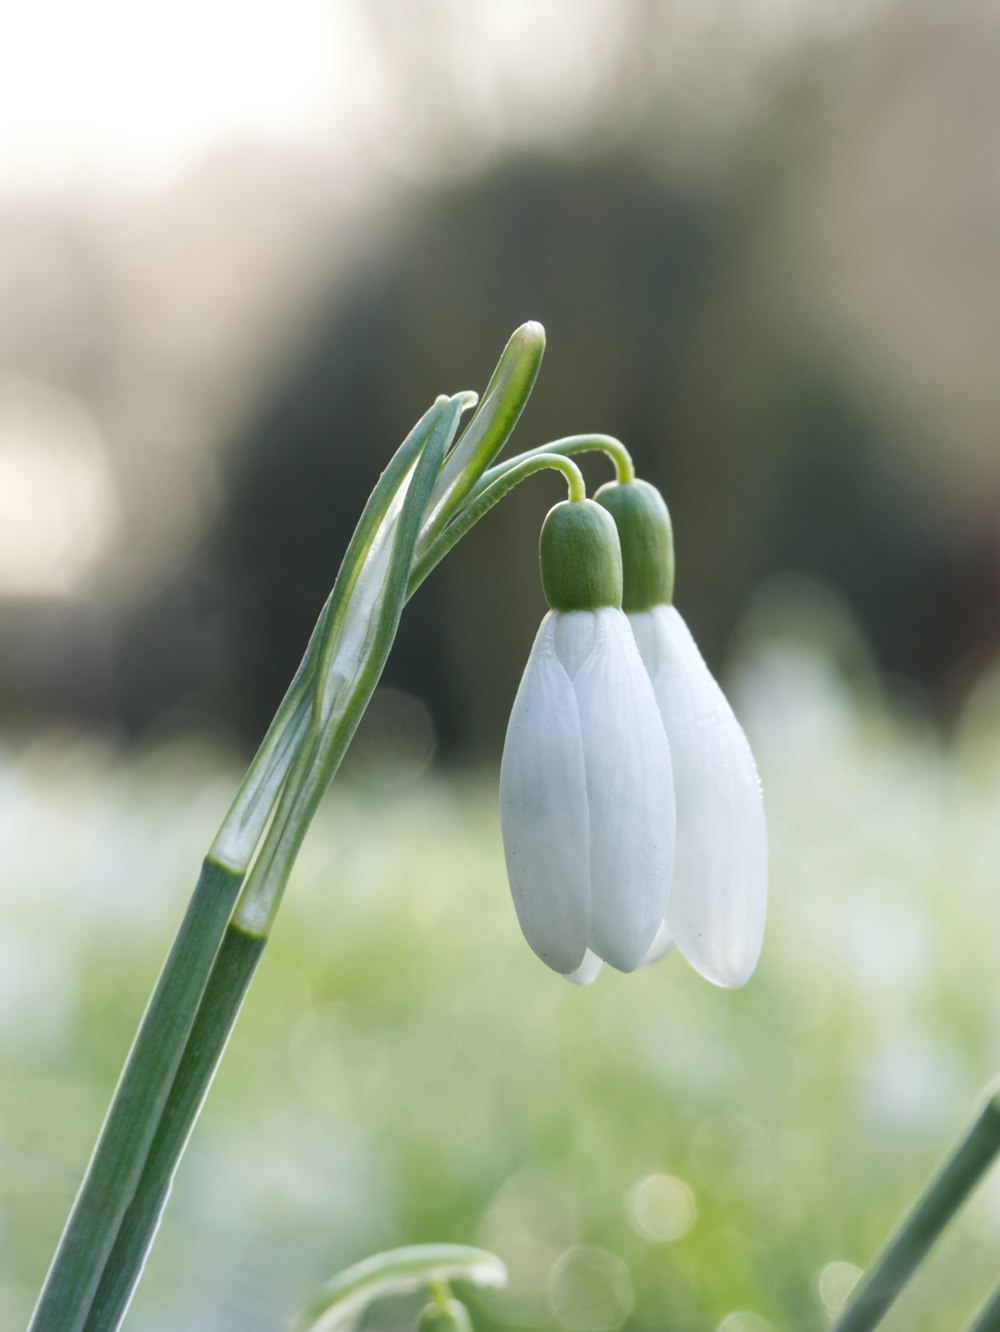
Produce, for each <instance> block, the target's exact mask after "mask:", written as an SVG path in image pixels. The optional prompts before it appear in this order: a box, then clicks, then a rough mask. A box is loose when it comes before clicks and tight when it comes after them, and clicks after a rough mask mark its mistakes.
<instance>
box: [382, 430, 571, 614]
mask: <svg viewBox="0 0 1000 1332" xmlns="http://www.w3.org/2000/svg"><path fill="white" fill-rule="evenodd" d="M546 468H552V469H553V470H554V471H557V472H561V473H562V475H563V476H564V477H565V478H566V483H567V486H568V488H569V497H570V499H571V500H582V499H586V497H587V486H586V483H585V482H584V479H583V473H582V472H581V471H580V469H579V467H577V466H576V464H575V463H573V462H570V460H569V459H568V458H566V457H564V456H563V455H561V454H556V453H545V452H535V453H531V454H529V455H525V456H523V457H522V458H521V459H520V460H515V462H514V463H513V464H512V465H511V466H510V467H504V468H493V471H494V472H498V473H499V475H497V476H496V478H495V479H494V481H493V482H492V484H491V485H488V486H486V487H485V488H480V487H478V486H477V487H476V489H475V491H474V492H473V493H472V495H470V497H469V502H468V503H467V504H466V506H465V508H464V509H463V510H462V511H461V513H459V515H458V517H457V518H455V519H453V520H452V522H451V523H449V525H448V526H447V527H446V528H445V529H444V531H443V532H442V533H441V534H440V536H438V537H437V538H436V539H435V540H434V541H432V542H431V544H430V545H429V546H428V547H427V548H426V549H425V551H424V553H423V554H422V555H420V556H419V557H418V558H417V560H416V561H415V562H414V565H413V569H412V571H411V573H410V585H409V589H408V591H407V596H410V597H412V596H413V594H414V592H416V590H417V588H418V587H419V586H420V584H421V583H422V582H423V581H424V579H425V578H426V577H427V575H428V574H429V573H430V572H431V570H432V569H433V568H434V567H435V566H436V565H438V564H440V563H441V561H442V560H443V559H444V557H445V556H446V555H447V554H448V552H449V551H450V550H451V548H452V547H453V546H455V545H457V544H458V542H459V541H461V539H462V537H464V536H465V535H466V533H467V532H468V531H469V530H470V528H473V527H475V525H476V523H478V522H479V520H480V518H483V517H485V515H486V514H487V513H489V511H490V509H492V508H493V506H494V504H498V503H499V502H500V500H502V499H503V497H504V495H507V494H509V493H510V491H512V490H513V489H514V487H515V486H519V485H520V484H521V482H522V481H524V480H526V479H527V478H528V477H529V476H533V475H534V474H535V473H536V472H541V471H544V470H545V469H546ZM487 475H489V473H487Z"/></svg>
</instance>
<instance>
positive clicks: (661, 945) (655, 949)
mask: <svg viewBox="0 0 1000 1332" xmlns="http://www.w3.org/2000/svg"><path fill="white" fill-rule="evenodd" d="M673 946H674V941H673V939H671V937H670V931H669V930H668V929H667V922H666V921H663V923H662V924H661V925H660V928H659V929H658V930H657V931H656V938H655V939H654V940H653V942H652V943H651V944H650V945H649V952H648V953H647V954H646V956H645V957H644V958H643V959H642V965H643V966H644V967H651V966H652V965H653V963H654V962H659V960H660V958H661V957H666V955H667V954H668V953H669V952H670V950H671V948H673Z"/></svg>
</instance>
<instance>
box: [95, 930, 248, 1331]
mask: <svg viewBox="0 0 1000 1332" xmlns="http://www.w3.org/2000/svg"><path fill="white" fill-rule="evenodd" d="M266 942H267V940H266V938H264V937H261V936H257V935H250V934H244V933H243V932H242V931H241V930H239V929H237V928H235V927H234V926H232V925H230V926H229V927H228V929H227V930H226V933H225V936H224V938H223V940H222V946H221V948H220V949H219V953H218V956H217V957H216V959H215V966H214V967H213V969H212V973H211V976H210V977H209V981H208V984H207V986H206V987H205V992H204V994H203V995H202V1000H201V1004H200V1005H199V1007H198V1012H197V1015H196V1017H195V1019H194V1024H193V1025H192V1027H191V1034H190V1035H189V1037H188V1040H187V1044H186V1046H185V1047H184V1052H183V1054H182V1056H181V1060H180V1064H179V1065H178V1068H177V1073H176V1076H175V1078H174V1082H173V1086H172V1087H171V1089H170V1095H169V1097H168V1099H167V1103H166V1105H165V1106H164V1109H163V1113H162V1115H161V1116H160V1120H159V1123H158V1125H157V1127H156V1135H155V1137H154V1139H153V1143H152V1146H151V1148H150V1150H149V1155H148V1156H147V1158H146V1165H145V1169H144V1170H143V1172H142V1174H141V1176H140V1178H139V1182H138V1184H137V1186H136V1189H135V1192H134V1194H133V1196H132V1200H131V1202H130V1203H129V1205H128V1208H127V1209H126V1211H125V1215H124V1217H123V1219H122V1224H121V1227H120V1228H119V1231H118V1236H117V1238H116V1240H115V1244H114V1247H113V1249H112V1250H111V1253H110V1254H109V1255H108V1259H107V1262H106V1263H105V1266H104V1271H103V1273H102V1275H101V1280H100V1284H99V1285H98V1287H97V1290H96V1292H95V1294H94V1297H93V1301H92V1303H91V1305H90V1310H89V1313H88V1315H87V1321H86V1322H85V1323H84V1325H83V1329H84V1332H106V1330H107V1329H110V1328H116V1327H118V1326H119V1324H120V1322H121V1320H122V1318H124V1316H125V1312H126V1310H127V1308H128V1305H129V1301H130V1300H131V1298H132V1294H133V1292H134V1290H135V1287H136V1285H137V1283H138V1281H139V1277H140V1276H141V1274H142V1268H143V1261H144V1258H145V1255H146V1254H147V1253H148V1251H149V1249H150V1247H151V1245H152V1242H153V1236H154V1235H155V1233H156V1230H157V1228H158V1226H159V1224H160V1217H161V1216H162V1215H163V1209H164V1207H165V1206H166V1202H167V1198H168V1196H169V1194H170V1187H171V1184H172V1183H173V1178H174V1174H175V1172H176V1170H177V1165H178V1162H179V1161H180V1158H181V1155H182V1154H183V1151H184V1145H185V1143H186V1142H187V1139H188V1136H189V1135H190V1133H191V1130H192V1128H193V1127H194V1123H195V1120H196V1119H197V1118H198V1112H199V1110H200V1109H201V1106H202V1102H203V1101H204V1099H205V1097H206V1095H207V1094H208V1089H209V1087H210V1086H211V1084H212V1079H213V1078H214V1076H215V1071H216V1069H217V1068H218V1066H219V1061H220V1059H221V1058H222V1055H223V1052H224V1050H225V1048H226V1044H227V1042H228V1040H229V1037H230V1035H231V1034H232V1030H233V1027H234V1025H235V1023H236V1019H237V1017H238V1016H239V1012H240V1008H241V1007H242V1005H243V1000H244V998H245V996H246V992H247V988H248V986H249V984H250V981H251V980H252V979H253V975H254V972H255V971H256V969H257V963H258V962H259V961H260V957H261V954H262V953H263V951H264V945H265V943H266Z"/></svg>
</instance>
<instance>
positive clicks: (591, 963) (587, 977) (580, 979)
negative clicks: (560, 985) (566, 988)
mask: <svg viewBox="0 0 1000 1332" xmlns="http://www.w3.org/2000/svg"><path fill="white" fill-rule="evenodd" d="M602 965H603V963H602V962H601V959H600V958H599V957H598V956H597V954H596V953H592V952H591V951H590V949H589V948H588V949H587V951H586V952H585V953H584V955H583V961H582V962H581V963H580V965H579V966H578V967H577V969H576V971H571V972H569V973H568V975H567V976H566V979H567V980H568V981H572V982H573V984H574V985H590V984H591V983H592V982H593V981H594V980H596V978H597V973H598V972H599V971H600V969H601V967H602Z"/></svg>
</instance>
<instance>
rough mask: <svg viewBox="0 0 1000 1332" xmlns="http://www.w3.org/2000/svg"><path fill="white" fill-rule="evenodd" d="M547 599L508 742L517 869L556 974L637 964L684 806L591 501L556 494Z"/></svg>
mask: <svg viewBox="0 0 1000 1332" xmlns="http://www.w3.org/2000/svg"><path fill="white" fill-rule="evenodd" d="M541 568H542V585H543V588H544V590H545V595H546V599H547V601H548V603H549V605H550V607H551V610H550V612H549V614H548V615H546V617H545V618H544V620H543V621H542V624H541V627H540V629H539V631H538V634H537V636H536V638H535V643H534V646H533V648H532V650H531V656H530V657H529V659H528V664H527V666H526V667H525V671H524V677H523V679H522V680H521V685H520V688H519V689H518V692H517V697H516V698H515V700H514V707H513V710H512V712H511V717H510V723H509V725H508V728H507V739H506V742H505V745H504V753H503V762H502V764H501V769H500V816H501V827H502V831H503V841H504V852H505V856H506V861H507V875H508V878H509V880H510V887H511V893H512V895H513V898H514V906H515V909H516V911H517V916H518V920H519V922H520V924H521V929H522V930H523V932H524V935H525V938H526V939H527V941H528V943H529V944H530V945H531V947H532V948H533V949H534V951H535V952H536V953H537V954H538V956H539V957H540V958H541V959H542V961H543V962H546V963H547V964H548V965H549V966H550V967H552V968H553V969H554V970H555V971H558V972H561V973H562V974H563V975H565V976H568V977H569V978H570V979H572V980H576V981H580V982H585V981H589V980H592V979H593V977H594V976H595V975H596V973H597V971H598V969H599V968H600V962H601V960H602V959H603V960H604V961H605V962H608V963H609V964H610V965H611V966H613V967H616V968H618V970H620V971H633V970H634V969H635V968H636V967H638V966H639V965H640V964H641V963H642V961H643V959H644V958H645V956H646V954H647V952H648V950H649V948H650V946H651V944H652V942H653V939H654V936H655V935H656V932H657V930H658V928H659V926H660V923H661V921H662V920H663V916H664V912H665V911H666V907H667V898H668V893H669V889H670V880H671V873H672V865H673V854H674V834H675V809H674V791H673V780H672V776H671V766H670V750H669V746H668V744H667V739H666V736H665V733H664V729H663V725H662V723H661V721H660V716H659V712H658V709H657V705H656V699H655V696H654V693H653V689H652V687H651V683H650V679H649V676H648V674H647V672H646V670H645V668H644V666H643V663H642V660H641V658H640V656H639V652H638V650H637V648H636V644H635V640H634V637H633V634H632V630H631V629H630V627H629V624H628V621H627V620H626V618H625V615H624V613H623V612H622V609H621V597H622V564H621V553H620V548H619V542H618V535H617V532H616V529H615V524H614V521H613V520H612V519H611V517H610V516H609V514H608V513H607V512H606V511H605V510H604V509H602V508H601V507H600V506H599V505H597V504H595V503H593V502H592V501H590V500H572V501H567V502H566V503H563V504H558V505H556V507H555V508H554V509H552V510H551V511H550V513H549V515H548V517H547V518H546V520H545V524H544V526H543V528H542V536H541Z"/></svg>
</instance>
